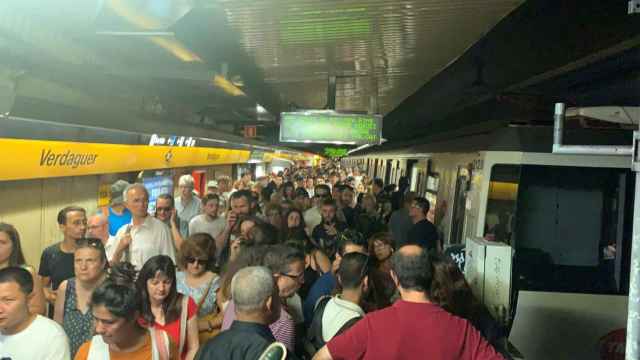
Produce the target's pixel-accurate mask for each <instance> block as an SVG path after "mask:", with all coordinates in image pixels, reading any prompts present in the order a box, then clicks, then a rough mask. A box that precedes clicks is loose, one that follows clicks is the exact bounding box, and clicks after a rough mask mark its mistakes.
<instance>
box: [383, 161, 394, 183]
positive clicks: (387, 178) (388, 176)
mask: <svg viewBox="0 0 640 360" xmlns="http://www.w3.org/2000/svg"><path fill="white" fill-rule="evenodd" d="M392 167H393V160H387V161H386V163H385V170H384V183H385V184H389V182H390V181H391V168H392Z"/></svg>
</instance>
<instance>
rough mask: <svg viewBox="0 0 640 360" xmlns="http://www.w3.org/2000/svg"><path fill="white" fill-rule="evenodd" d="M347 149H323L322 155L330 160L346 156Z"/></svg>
mask: <svg viewBox="0 0 640 360" xmlns="http://www.w3.org/2000/svg"><path fill="white" fill-rule="evenodd" d="M348 152H349V149H347V148H336V147H326V148H324V151H323V153H324V155H326V156H328V157H330V158H340V157H345V156H347V153H348Z"/></svg>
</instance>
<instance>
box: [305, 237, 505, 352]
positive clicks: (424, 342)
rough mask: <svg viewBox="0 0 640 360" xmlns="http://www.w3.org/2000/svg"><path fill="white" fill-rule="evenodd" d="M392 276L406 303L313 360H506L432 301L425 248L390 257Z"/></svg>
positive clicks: (372, 316) (377, 314) (367, 321)
mask: <svg viewBox="0 0 640 360" xmlns="http://www.w3.org/2000/svg"><path fill="white" fill-rule="evenodd" d="M390 273H391V277H392V278H393V281H394V283H395V284H396V287H397V288H398V291H399V292H400V296H401V299H400V300H398V301H396V302H395V303H394V304H393V305H392V306H390V307H388V308H385V309H382V310H379V311H374V312H372V313H369V314H367V315H366V316H365V317H364V318H363V319H362V320H360V321H359V322H358V323H356V324H355V325H354V326H353V327H352V328H350V329H349V330H347V331H345V332H344V333H342V334H341V335H338V336H336V337H334V338H333V339H332V340H331V341H329V342H328V343H327V345H325V346H324V347H323V348H322V349H320V351H318V352H317V353H316V354H315V356H314V357H313V359H314V360H332V359H366V360H374V359H381V360H382V359H405V360H413V359H416V360H417V359H433V360H458V359H459V360H476V359H482V360H485V359H486V360H494V359H495V360H498V359H504V358H503V357H502V355H500V354H498V353H497V352H496V351H495V350H494V349H493V347H491V345H490V344H489V343H487V341H485V340H484V339H483V338H482V336H481V335H480V333H479V332H478V331H477V330H476V329H475V328H474V327H473V326H472V325H471V323H469V322H468V321H466V320H464V319H462V318H459V317H456V316H454V315H451V314H450V313H448V312H447V311H445V310H444V309H442V308H441V307H439V306H438V305H435V304H433V303H432V302H431V301H430V300H429V294H428V289H429V288H430V284H431V279H432V275H431V264H430V262H429V257H428V255H427V252H426V250H424V249H422V248H421V247H419V246H417V245H405V246H403V247H402V248H400V250H399V251H397V252H396V253H395V254H393V256H392V258H391V271H390Z"/></svg>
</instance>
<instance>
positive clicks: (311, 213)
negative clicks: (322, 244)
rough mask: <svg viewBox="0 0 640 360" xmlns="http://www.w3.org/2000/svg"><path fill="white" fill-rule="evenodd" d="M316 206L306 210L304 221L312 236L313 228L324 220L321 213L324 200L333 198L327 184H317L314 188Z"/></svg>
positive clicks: (308, 232)
mask: <svg viewBox="0 0 640 360" xmlns="http://www.w3.org/2000/svg"><path fill="white" fill-rule="evenodd" d="M313 192H314V193H315V196H314V202H315V204H314V206H313V207H312V208H310V209H309V210H307V211H305V212H304V223H305V224H306V225H307V235H309V236H311V233H312V232H313V229H314V228H315V227H316V226H318V225H319V224H320V223H321V222H322V215H321V214H320V208H321V207H322V201H323V200H324V199H327V198H329V199H330V198H331V190H330V189H329V186H328V185H326V184H320V185H316V187H315V189H314V190H313Z"/></svg>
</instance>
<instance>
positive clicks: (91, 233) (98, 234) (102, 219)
mask: <svg viewBox="0 0 640 360" xmlns="http://www.w3.org/2000/svg"><path fill="white" fill-rule="evenodd" d="M87 237H91V238H96V239H100V241H102V245H103V246H104V250H105V251H106V252H107V253H109V252H113V251H115V249H114V248H113V244H114V243H115V241H116V237H115V236H111V235H110V234H109V218H108V217H107V216H106V215H104V214H103V213H97V214H95V215H93V216H91V217H90V218H89V219H88V220H87Z"/></svg>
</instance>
